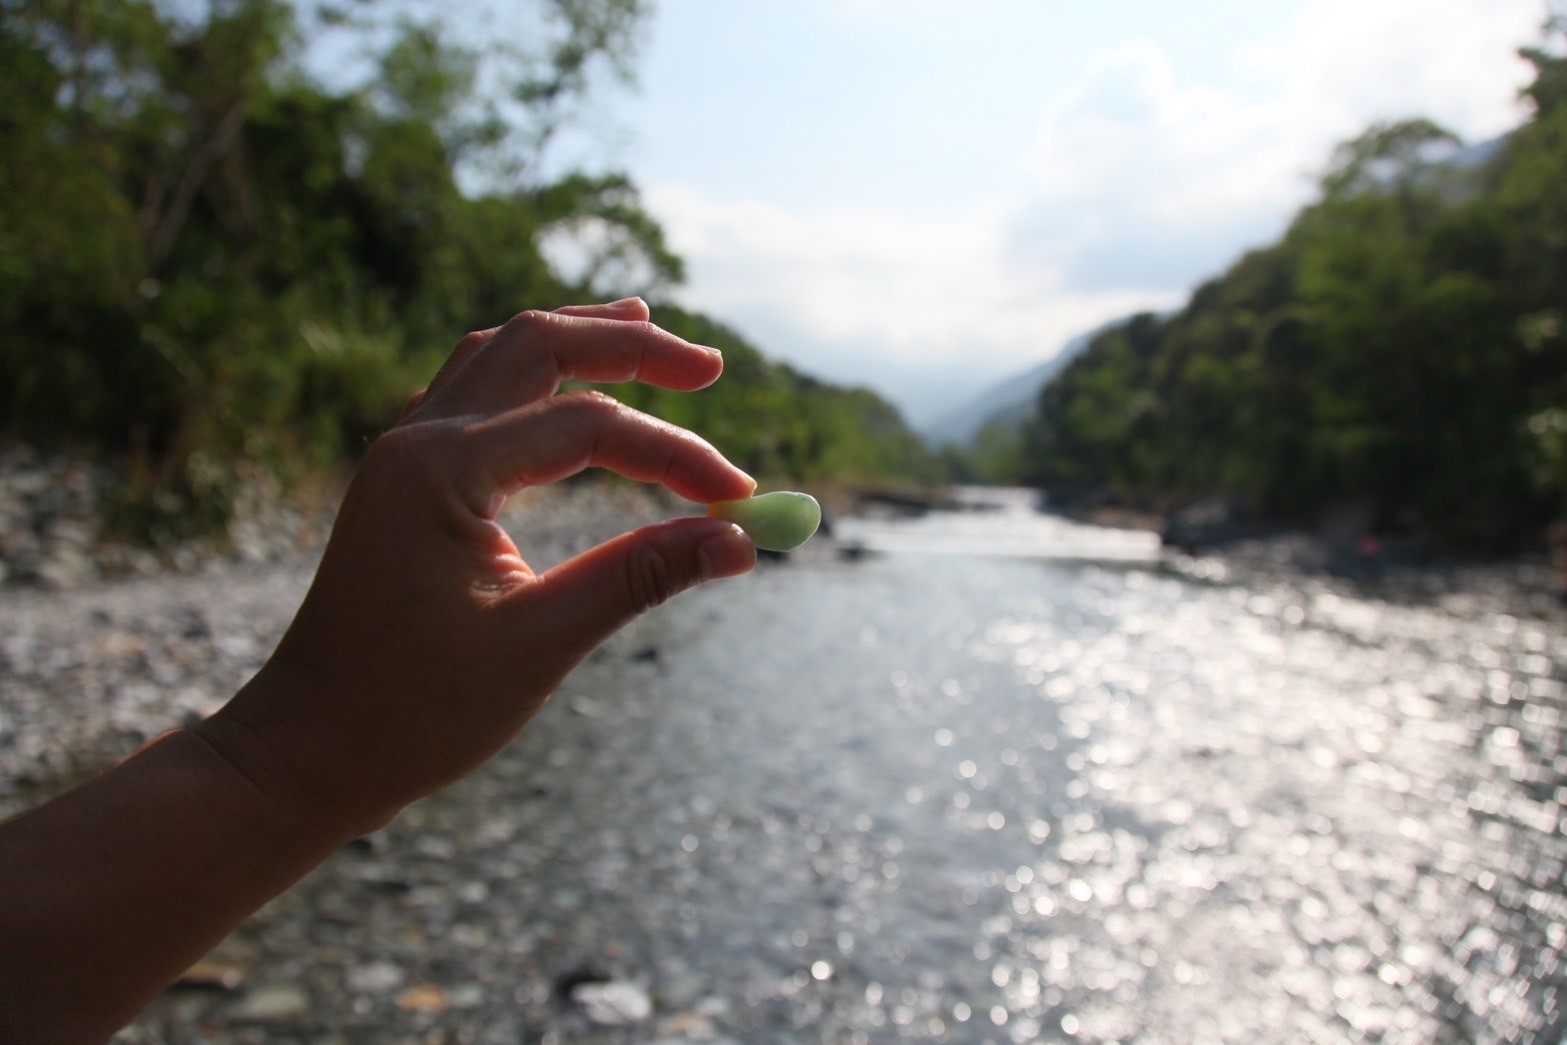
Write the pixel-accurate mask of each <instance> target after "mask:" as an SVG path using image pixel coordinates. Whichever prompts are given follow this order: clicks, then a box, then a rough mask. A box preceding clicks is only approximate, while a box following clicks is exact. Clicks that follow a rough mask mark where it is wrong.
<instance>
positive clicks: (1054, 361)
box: [920, 317, 1126, 447]
mask: <svg viewBox="0 0 1567 1045" xmlns="http://www.w3.org/2000/svg"><path fill="white" fill-rule="evenodd" d="M1125 322H1126V319H1125V318H1124V317H1123V318H1119V319H1115V320H1113V321H1111V322H1109V323H1106V324H1105V325H1104V326H1101V327H1097V328H1096V329H1094V330H1090V331H1089V332H1088V333H1086V334H1079V335H1078V336H1077V337H1074V338H1072V339H1071V340H1070V341H1068V342H1067V343H1066V344H1064V345H1062V346H1061V351H1059V352H1057V353H1056V354H1055V355H1053V356H1051V357H1050V358H1049V359H1047V360H1045V361H1044V362H1043V363H1036V364H1035V365H1033V366H1031V367H1029V368H1028V369H1027V370H1024V371H1022V372H1021V373H1017V374H1013V375H1012V376H1011V377H1008V378H1003V379H1002V380H1000V381H998V382H996V383H995V384H994V385H991V386H990V387H989V388H987V389H985V390H984V391H983V392H980V393H979V394H978V395H976V396H975V397H974V398H973V399H971V400H969V401H968V403H966V404H965V405H964V406H962V407H961V408H959V409H957V410H955V411H953V412H952V413H949V414H946V415H945V416H943V417H941V418H938V419H937V420H936V421H933V422H931V423H930V424H928V425H926V426H925V427H924V428H923V429H922V430H921V431H920V434H921V435H923V436H924V437H925V441H926V442H928V443H929V444H930V445H931V446H937V447H940V446H960V447H961V446H968V445H969V444H971V443H973V441H974V439H975V437H976V436H978V435H979V433H980V432H982V431H983V430H984V429H985V428H986V427H988V426H989V425H991V424H994V423H1002V424H1008V425H1022V423H1023V422H1024V421H1026V420H1028V418H1029V416H1030V415H1032V414H1033V412H1034V406H1035V404H1036V403H1038V402H1039V392H1040V389H1042V388H1044V387H1045V386H1046V385H1047V384H1049V383H1050V381H1051V379H1053V378H1054V377H1055V376H1056V375H1057V374H1059V373H1060V372H1061V371H1062V370H1063V369H1065V368H1066V366H1067V364H1069V363H1071V362H1072V360H1074V359H1076V358H1077V357H1078V355H1079V354H1080V353H1081V352H1082V351H1083V349H1085V348H1087V347H1088V345H1089V343H1090V342H1091V341H1093V339H1094V338H1096V337H1098V336H1099V335H1100V334H1102V333H1104V332H1105V331H1106V330H1109V329H1111V328H1112V327H1115V326H1119V325H1120V324H1122V323H1125Z"/></svg>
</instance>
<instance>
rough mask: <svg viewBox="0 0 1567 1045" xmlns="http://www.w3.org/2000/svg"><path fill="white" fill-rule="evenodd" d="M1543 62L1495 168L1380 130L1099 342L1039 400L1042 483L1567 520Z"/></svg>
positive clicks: (1531, 54) (1273, 509)
mask: <svg viewBox="0 0 1567 1045" xmlns="http://www.w3.org/2000/svg"><path fill="white" fill-rule="evenodd" d="M1563 30H1564V26H1563V25H1562V24H1561V23H1560V22H1557V23H1555V24H1554V25H1553V26H1552V27H1551V28H1550V29H1549V30H1548V31H1549V32H1550V33H1553V34H1555V36H1556V38H1557V39H1561V38H1562V36H1563V35H1567V34H1564V32H1563ZM1524 54H1525V56H1526V57H1527V58H1529V59H1530V61H1532V62H1533V63H1534V64H1535V66H1536V69H1537V70H1538V76H1537V78H1536V80H1535V83H1534V84H1533V85H1532V86H1531V87H1530V88H1529V89H1528V91H1527V92H1526V94H1527V96H1528V98H1529V99H1530V100H1531V101H1532V103H1533V107H1534V114H1533V117H1532V119H1530V120H1529V122H1528V123H1527V124H1526V125H1525V126H1523V127H1521V128H1519V129H1518V130H1517V131H1515V132H1514V133H1513V134H1511V135H1509V136H1508V137H1507V138H1506V139H1505V140H1504V141H1503V142H1502V143H1501V144H1500V146H1499V147H1498V148H1497V149H1496V150H1495V153H1494V155H1493V156H1492V157H1491V158H1489V159H1488V160H1486V161H1485V162H1482V163H1480V164H1478V165H1474V164H1465V163H1459V162H1455V161H1454V156H1455V153H1456V151H1457V147H1458V143H1457V142H1456V140H1455V139H1454V138H1453V136H1452V135H1450V134H1449V133H1447V132H1446V131H1444V130H1442V129H1441V128H1439V127H1437V126H1435V125H1433V124H1431V123H1429V122H1428V121H1424V120H1415V121H1407V122H1403V123H1395V124H1386V125H1379V126H1376V127H1373V128H1371V129H1370V130H1369V131H1368V132H1367V133H1365V134H1364V135H1362V136H1361V137H1359V138H1357V139H1355V140H1354V141H1352V142H1349V143H1347V144H1346V145H1344V146H1342V147H1341V148H1340V149H1339V150H1338V151H1337V153H1336V154H1335V156H1334V158H1333V162H1332V163H1331V164H1330V166H1329V168H1328V170H1327V172H1326V174H1325V175H1324V176H1323V178H1322V181H1321V195H1320V198H1319V199H1318V200H1317V201H1316V202H1314V203H1313V204H1311V205H1310V206H1308V207H1306V208H1304V209H1303V210H1302V211H1301V212H1300V213H1299V214H1298V215H1297V216H1296V218H1295V220H1294V222H1293V224H1292V225H1291V227H1290V229H1289V230H1288V232H1287V234H1286V235H1285V236H1284V238H1283V239H1282V241H1281V242H1279V243H1277V244H1275V245H1273V246H1271V247H1268V248H1266V249H1264V250H1259V251H1256V252H1253V253H1251V254H1248V255H1246V256H1245V257H1243V258H1241V259H1240V260H1239V261H1238V262H1236V263H1235V265H1234V266H1233V267H1231V268H1230V270H1229V271H1228V272H1226V273H1225V274H1224V275H1222V276H1221V277H1219V278H1218V279H1215V280H1213V281H1211V282H1209V283H1207V284H1206V285H1204V286H1202V287H1201V288H1199V289H1198V290H1197V291H1196V292H1195V293H1194V294H1193V296H1192V298H1191V300H1190V302H1189V303H1188V304H1187V306H1186V307H1185V308H1184V309H1183V310H1182V311H1180V312H1178V313H1176V314H1174V315H1172V316H1170V317H1168V318H1165V319H1162V320H1161V319H1157V318H1155V317H1152V316H1139V317H1136V318H1134V319H1132V320H1131V321H1129V322H1128V323H1126V324H1125V325H1123V326H1120V327H1117V328H1115V329H1112V330H1110V331H1108V332H1106V333H1104V334H1102V335H1101V336H1100V337H1099V338H1097V339H1096V340H1095V342H1094V343H1093V344H1092V345H1091V346H1090V347H1089V348H1088V350H1087V351H1085V352H1084V353H1083V355H1082V356H1081V357H1079V358H1078V359H1077V360H1076V361H1075V362H1074V363H1073V364H1072V365H1071V366H1069V367H1068V368H1067V369H1066V370H1065V371H1064V372H1063V373H1062V374H1061V375H1060V377H1058V378H1057V379H1056V380H1055V381H1054V382H1052V383H1051V384H1050V385H1048V386H1047V387H1046V388H1045V390H1044V391H1043V392H1042V393H1041V398H1040V403H1039V410H1038V412H1037V414H1036V416H1035V417H1034V419H1033V420H1032V421H1031V422H1030V423H1029V425H1028V426H1027V428H1026V430H1025V433H1024V451H1023V456H1024V470H1025V474H1026V476H1027V478H1028V479H1029V480H1030V481H1033V482H1037V483H1040V484H1044V485H1049V486H1054V487H1057V488H1062V487H1065V488H1088V487H1101V488H1102V487H1108V488H1111V489H1113V490H1116V491H1119V492H1120V493H1121V494H1123V495H1127V496H1136V497H1142V498H1153V499H1158V500H1161V501H1163V502H1165V503H1179V502H1181V501H1184V500H1190V499H1193V498H1197V497H1203V496H1212V495H1216V494H1218V495H1227V496H1231V497H1236V498H1240V499H1243V500H1245V501H1248V502H1250V503H1252V504H1254V505H1256V506H1257V507H1259V508H1260V509H1262V510H1264V511H1266V512H1270V513H1272V514H1274V515H1277V516H1280V517H1287V518H1294V519H1299V520H1311V519H1313V518H1314V517H1317V516H1318V515H1320V514H1321V513H1324V512H1326V511H1329V510H1331V509H1332V508H1333V507H1334V506H1336V505H1341V504H1345V503H1348V502H1359V503H1365V504H1369V505H1370V506H1372V507H1373V509H1374V512H1375V516H1376V520H1377V525H1378V526H1379V527H1381V528H1382V529H1385V530H1406V531H1408V530H1413V531H1416V532H1419V533H1422V534H1425V535H1428V536H1431V537H1433V538H1434V539H1436V540H1437V541H1439V542H1445V543H1447V544H1449V545H1453V546H1462V547H1465V548H1471V549H1485V550H1496V549H1501V548H1505V547H1509V546H1513V545H1515V544H1516V543H1518V542H1520V541H1526V540H1529V539H1531V537H1533V536H1535V535H1537V534H1538V533H1540V532H1541V531H1542V530H1543V527H1544V524H1545V523H1546V522H1547V521H1548V520H1549V519H1550V518H1551V517H1552V516H1553V515H1558V514H1560V513H1562V512H1563V511H1564V509H1567V470H1564V468H1563V465H1562V460H1563V450H1562V446H1563V437H1562V430H1563V427H1564V426H1563V425H1562V423H1561V418H1562V417H1567V338H1564V336H1563V321H1564V318H1567V315H1564V310H1567V289H1564V288H1567V178H1563V177H1562V172H1563V171H1564V170H1567V104H1563V103H1564V101H1567V97H1564V91H1563V84H1564V82H1567V72H1564V70H1567V58H1564V57H1562V56H1561V54H1560V52H1559V49H1557V48H1549V47H1544V48H1539V49H1531V50H1528V51H1526V52H1524Z"/></svg>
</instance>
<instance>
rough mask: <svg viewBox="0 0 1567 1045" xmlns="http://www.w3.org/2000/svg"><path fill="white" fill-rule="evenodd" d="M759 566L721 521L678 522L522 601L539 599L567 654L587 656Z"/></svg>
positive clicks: (607, 552)
mask: <svg viewBox="0 0 1567 1045" xmlns="http://www.w3.org/2000/svg"><path fill="white" fill-rule="evenodd" d="M755 565H756V546H755V545H753V544H752V543H751V539H750V538H749V537H747V536H746V535H745V533H744V532H743V531H742V530H741V529H740V528H739V527H738V526H735V525H734V524H733V523H729V522H725V521H724V520H722V519H675V520H673V521H671V522H667V523H661V524H659V525H657V526H648V527H644V528H642V529H640V530H636V531H634V532H632V533H628V534H623V535H622V536H620V537H617V538H615V539H614V540H612V541H609V542H607V543H605V544H601V545H599V546H598V547H597V548H593V549H592V550H590V551H587V552H584V553H583V554H581V555H579V556H577V557H576V558H575V559H571V560H570V561H568V562H564V563H561V564H560V565H559V566H557V567H555V568H554V569H552V570H550V571H549V572H548V573H545V574H544V575H543V576H542V577H540V578H539V583H538V584H537V585H536V586H534V587H533V588H531V589H526V590H524V591H523V592H521V593H519V594H518V596H516V598H517V599H518V600H519V602H527V601H530V600H531V599H533V598H541V599H544V600H546V601H547V603H548V605H549V606H550V618H549V627H550V629H551V632H552V637H553V638H554V639H556V640H557V641H558V643H559V645H560V648H561V649H562V652H563V653H564V654H565V655H566V656H568V657H570V656H574V655H582V654H585V653H586V652H587V651H588V650H590V649H592V648H593V647H594V646H597V645H598V644H599V643H600V642H602V641H603V640H604V639H605V638H606V637H608V636H609V635H610V634H612V633H613V632H615V631H616V630H617V629H619V628H621V627H623V626H624V625H625V624H626V623H627V622H628V621H630V620H631V619H632V618H633V617H636V616H638V615H639V614H641V613H644V612H645V611H647V610H649V609H652V608H653V607H654V606H658V605H660V604H661V603H663V602H664V601H665V600H667V599H670V598H673V597H674V596H675V595H678V594H679V593H680V592H682V591H685V590H686V589H688V588H691V587H694V586H695V585H697V584H700V583H702V582H703V581H710V580H715V579H717V578H719V577H735V576H739V575H740V574H743V573H747V572H749V571H750V570H751V568H752V567H754V566H755Z"/></svg>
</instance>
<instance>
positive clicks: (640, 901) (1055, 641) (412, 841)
mask: <svg viewBox="0 0 1567 1045" xmlns="http://www.w3.org/2000/svg"><path fill="white" fill-rule="evenodd" d="M986 497H987V498H988V499H989V500H990V502H991V503H990V504H989V508H990V510H983V511H967V512H952V513H934V514H931V515H928V516H925V517H923V518H920V519H914V520H907V521H902V522H885V521H884V522H871V521H865V520H858V521H856V520H847V521H844V522H843V523H841V524H840V525H839V527H838V533H837V537H838V539H839V544H838V547H840V548H843V549H850V548H853V549H857V550H858V554H855V555H852V556H851V555H841V554H834V553H833V551H832V547H833V546H832V545H831V544H829V543H828V542H818V543H817V544H815V545H813V546H811V548H809V549H808V550H807V552H806V553H804V554H801V555H797V556H795V557H793V559H792V561H790V562H788V563H786V564H783V565H771V564H764V565H763V566H762V567H761V568H759V569H758V570H757V572H756V573H755V574H754V575H752V576H750V577H748V578H744V579H739V580H732V581H726V582H723V583H719V584H715V585H710V586H707V587H704V588H702V589H700V590H698V591H695V592H692V593H689V594H687V595H684V596H681V597H680V598H679V599H677V600H675V601H674V602H673V603H671V604H670V605H668V606H666V607H663V608H662V609H661V610H660V611H659V612H657V613H655V614H652V615H650V616H649V617H647V618H645V619H644V620H642V621H640V622H638V623H637V624H636V625H635V626H634V627H633V628H632V629H630V630H629V632H627V633H626V634H624V635H622V636H619V637H618V638H617V639H616V640H614V641H613V642H611V643H610V644H609V645H608V646H607V647H606V649H605V650H604V651H603V652H602V653H600V654H599V655H596V656H595V657H594V658H592V659H591V660H590V661H589V662H588V663H587V664H585V665H583V667H582V668H581V669H580V670H579V671H578V672H577V673H576V674H574V675H573V676H572V678H571V679H570V680H569V681H568V683H567V685H566V686H565V687H564V688H563V690H562V691H561V693H560V694H558V696H557V697H556V699H555V700H554V701H552V704H551V707H549V708H548V709H547V710H546V712H545V713H544V714H542V715H541V716H540V717H539V719H538V721H537V722H536V723H535V724H534V726H533V727H532V728H531V729H530V730H529V731H528V733H526V734H525V735H524V736H523V738H522V739H521V740H520V741H519V742H518V743H517V744H514V745H513V746H512V747H511V748H510V749H508V750H507V751H506V752H504V753H503V754H502V755H501V756H500V757H498V758H497V759H496V760H495V761H494V762H492V763H491V764H490V765H489V766H487V767H485V769H484V770H482V771H480V772H479V773H477V774H475V775H474V776H473V777H471V778H470V779H468V780H466V781H464V782H463V783H461V784H459V785H457V786H455V787H453V788H450V789H448V790H447V791H445V792H442V793H441V794H438V795H436V796H434V797H432V798H430V799H428V800H426V801H425V802H421V803H419V804H417V805H416V806H414V807H413V808H411V809H409V810H407V811H406V812H405V813H404V815H403V816H402V817H400V818H399V819H398V821H397V822H396V823H395V824H394V825H393V826H392V827H390V828H388V829H387V830H386V831H385V832H382V833H381V834H380V835H378V836H377V837H376V838H373V839H370V840H366V841H365V842H364V843H362V844H360V845H356V846H354V847H351V848H350V849H349V850H346V851H345V852H343V853H340V854H338V856H336V857H334V858H333V859H332V860H331V861H329V862H328V864H327V865H326V866H325V867H324V868H322V869H321V870H320V871H319V872H317V873H316V874H315V875H312V876H311V877H310V878H309V879H308V880H307V881H306V882H304V883H303V884H302V885H301V886H300V887H299V888H298V889H296V890H294V891H292V892H291V893H289V894H288V895H286V896H285V897H283V898H282V899H280V900H279V901H278V902H277V903H275V904H273V905H271V906H269V907H268V908H267V910H266V911H264V912H262V914H261V915H259V916H258V917H257V918H256V919H254V920H253V921H252V922H251V923H250V924H249V925H247V926H246V927H245V928H244V929H242V930H241V931H240V932H239V933H238V934H236V937H235V938H234V939H233V940H231V941H229V942H228V943H226V944H225V946H224V948H222V949H220V955H219V957H220V958H222V959H223V960H226V961H231V962H232V963H233V964H234V966H235V967H236V969H238V970H240V971H242V972H243V973H244V974H245V975H246V976H248V979H247V981H246V983H245V985H244V987H243V988H242V989H241V990H240V991H238V992H236V993H233V994H225V993H219V992H196V993H190V992H184V993H176V994H173V995H170V996H168V997H167V998H165V999H164V1000H163V1001H161V1002H160V1003H159V1005H158V1006H156V1007H155V1008H154V1010H152V1011H151V1012H149V1014H148V1015H147V1016H146V1017H145V1018H144V1020H143V1021H142V1022H141V1023H140V1024H139V1026H138V1028H137V1029H136V1030H134V1031H132V1032H129V1033H128V1035H127V1037H126V1039H125V1040H127V1041H133V1042H142V1041H148V1042H151V1041H175V1042H181V1041H192V1042H196V1041H211V1042H233V1043H242V1042H244V1043H248V1042H279V1041H301V1042H304V1041H309V1042H347V1043H355V1042H361V1041H362V1042H376V1043H383V1042H402V1041H409V1042H413V1041H418V1042H437V1041H447V1042H494V1043H497V1045H499V1043H516V1042H542V1043H547V1045H560V1043H566V1042H572V1043H575V1042H606V1043H607V1042H615V1043H645V1042H665V1043H672V1042H684V1041H691V1042H746V1043H753V1042H816V1041H819V1042H834V1043H838V1042H848V1043H854V1042H865V1043H870V1042H882V1041H897V1040H904V1039H912V1040H928V1041H952V1042H995V1043H998V1045H999V1043H1004V1042H1027V1041H1033V1040H1046V1041H1058V1040H1064V1041H1094V1042H1109V1041H1122V1042H1129V1041H1142V1042H1199V1041H1200V1042H1263V1041H1267V1042H1273V1041H1280V1042H1284V1041H1288V1042H1295V1041H1305V1042H1342V1041H1354V1040H1367V1041H1386V1042H1399V1041H1406V1042H1432V1041H1436V1042H1447V1041H1451V1042H1469V1041H1481V1042H1495V1041H1525V1040H1532V1041H1542V1042H1558V1041H1561V1040H1562V1039H1563V1037H1564V1035H1567V972H1564V969H1563V960H1564V957H1567V889H1564V886H1563V873H1564V864H1567V816H1564V815H1563V811H1564V807H1567V749H1564V747H1563V742H1562V738H1563V712H1564V709H1567V687H1564V681H1567V635H1564V632H1563V629H1562V626H1561V619H1560V617H1557V618H1554V619H1552V620H1542V619H1530V618H1520V617H1513V616H1508V615H1505V614H1503V613H1501V612H1498V611H1497V610H1495V609H1487V608H1485V606H1484V605H1482V604H1481V603H1479V602H1477V601H1474V600H1470V601H1468V602H1449V603H1446V604H1443V603H1430V602H1428V603H1403V604H1400V603H1394V602H1389V601H1383V600H1379V599H1376V598H1372V597H1369V596H1367V595H1365V594H1358V593H1357V592H1356V590H1355V589H1354V588H1351V587H1347V586H1342V585H1340V586H1335V585H1334V584H1331V583H1328V582H1324V581H1313V580H1306V579H1297V580H1294V581H1289V580H1282V579H1278V578H1274V579H1257V578H1252V579H1250V580H1247V581H1244V582H1242V581H1240V580H1237V579H1234V578H1231V579H1230V580H1227V581H1222V582H1220V581H1218V580H1215V579H1214V577H1213V575H1210V576H1209V579H1207V580H1198V579H1194V577H1193V575H1192V574H1193V572H1194V571H1190V570H1188V571H1186V572H1185V573H1175V572H1171V571H1170V570H1169V569H1167V568H1166V567H1165V566H1163V565H1162V564H1161V563H1160V561H1159V560H1158V557H1157V549H1156V547H1155V544H1154V542H1153V541H1152V539H1151V538H1150V537H1149V536H1147V535H1143V534H1135V533H1129V532H1118V531H1112V530H1105V529H1098V528H1094V527H1085V526H1078V525H1074V524H1071V523H1068V522H1065V521H1063V520H1060V519H1057V518H1052V517H1049V516H1045V515H1041V514H1038V513H1037V512H1035V511H1034V510H1033V506H1032V504H1031V502H1030V501H1029V500H1028V498H1027V497H1026V496H1022V495H1018V496H1008V495H986ZM1195 572H1196V573H1198V574H1200V573H1202V571H1201V570H1197V571H1195ZM280 612H281V611H280ZM279 619H286V618H279ZM212 626H213V627H214V628H217V629H218V630H219V631H220V632H221V631H223V629H224V628H226V627H227V626H228V625H226V624H224V623H223V622H222V621H221V620H218V621H216V622H215V623H214V624H213V625H212ZM162 630H167V629H162ZM256 648H257V649H261V648H264V646H263V645H262V644H257V645H256ZM224 956H227V957H224ZM600 981H608V983H607V985H606V984H604V983H602V982H600ZM584 985H591V986H593V987H594V990H596V991H597V992H598V993H599V994H600V995H602V996H601V997H599V999H598V1000H599V1002H600V1003H601V1011H600V1010H591V1009H590V1008H588V1007H587V1006H585V1005H584V1004H583V1000H584V998H585V997H586V996H587V995H586V993H585V990H584ZM607 1001H616V1004H607ZM138 1035H139V1036H138Z"/></svg>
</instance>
